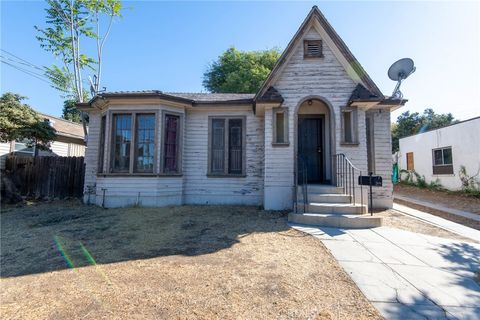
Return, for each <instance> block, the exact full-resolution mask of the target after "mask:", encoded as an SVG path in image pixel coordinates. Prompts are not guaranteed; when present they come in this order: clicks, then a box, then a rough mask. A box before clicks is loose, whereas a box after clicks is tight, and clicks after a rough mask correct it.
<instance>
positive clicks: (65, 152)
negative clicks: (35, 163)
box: [0, 113, 85, 169]
mask: <svg viewBox="0 0 480 320" xmlns="http://www.w3.org/2000/svg"><path fill="white" fill-rule="evenodd" d="M40 117H42V118H43V119H44V120H45V121H48V122H49V123H50V125H51V126H52V127H53V128H54V129H55V130H56V134H57V137H56V138H55V140H54V141H52V142H51V143H50V150H35V148H31V147H28V146H27V144H26V143H25V142H22V141H10V142H2V143H0V169H4V168H5V159H6V157H7V155H9V154H15V155H21V156H31V157H33V156H59V157H83V156H85V141H84V134H83V127H82V125H81V124H78V123H75V122H71V121H68V120H65V119H61V118H57V117H54V116H50V115H48V114H42V113H40Z"/></svg>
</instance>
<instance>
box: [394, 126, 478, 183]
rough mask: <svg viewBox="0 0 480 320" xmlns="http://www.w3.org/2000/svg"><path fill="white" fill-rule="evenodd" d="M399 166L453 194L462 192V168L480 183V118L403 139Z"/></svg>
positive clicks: (401, 140)
mask: <svg viewBox="0 0 480 320" xmlns="http://www.w3.org/2000/svg"><path fill="white" fill-rule="evenodd" d="M398 166H399V169H401V170H409V171H415V172H416V173H418V174H419V175H420V176H424V177H425V181H426V182H427V183H430V182H437V183H440V184H441V185H442V186H443V187H444V188H447V189H449V190H459V189H461V188H462V183H461V180H460V177H459V172H460V168H461V167H462V166H464V167H465V169H466V172H467V174H468V175H469V176H477V181H480V117H476V118H472V119H468V120H465V121H461V122H457V123H454V124H451V125H449V126H446V127H443V128H439V129H434V130H431V131H427V132H423V133H419V134H415V135H412V136H409V137H405V138H402V139H400V151H399V157H398Z"/></svg>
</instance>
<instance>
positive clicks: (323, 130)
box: [295, 97, 335, 184]
mask: <svg viewBox="0 0 480 320" xmlns="http://www.w3.org/2000/svg"><path fill="white" fill-rule="evenodd" d="M334 119H335V118H334V114H333V111H332V109H331V107H330V105H329V104H328V103H327V102H325V100H324V99H322V98H318V97H309V98H306V99H304V100H303V101H302V102H301V103H300V104H299V106H298V108H297V112H296V120H297V125H296V128H295V129H296V139H295V142H296V148H295V152H296V155H297V168H296V170H297V171H296V172H297V177H298V178H297V179H298V182H299V183H303V182H305V181H304V180H305V179H306V180H307V181H306V182H307V183H321V184H329V183H331V181H332V177H331V175H332V174H331V158H332V154H334V153H333V152H334V150H333V149H334V143H333V141H335V140H334V132H335V130H334V123H335V122H334Z"/></svg>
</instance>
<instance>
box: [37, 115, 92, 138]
mask: <svg viewBox="0 0 480 320" xmlns="http://www.w3.org/2000/svg"><path fill="white" fill-rule="evenodd" d="M39 114H40V115H41V116H42V117H43V118H44V119H48V121H49V122H50V125H51V126H52V127H53V128H54V129H55V130H56V134H57V135H58V136H64V137H70V138H77V139H81V140H82V141H83V138H84V137H85V135H84V133H83V126H82V124H80V123H76V122H72V121H69V120H65V119H62V118H58V117H54V116H51V115H49V114H45V113H39Z"/></svg>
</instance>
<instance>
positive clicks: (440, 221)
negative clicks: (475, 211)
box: [393, 203, 480, 241]
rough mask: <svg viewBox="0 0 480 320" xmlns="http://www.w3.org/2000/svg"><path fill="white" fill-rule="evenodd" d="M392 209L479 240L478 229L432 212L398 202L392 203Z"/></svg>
mask: <svg viewBox="0 0 480 320" xmlns="http://www.w3.org/2000/svg"><path fill="white" fill-rule="evenodd" d="M393 209H395V210H397V211H400V212H402V213H404V214H406V215H409V216H412V217H415V218H417V219H419V220H422V221H424V222H427V223H430V224H433V225H435V226H438V227H440V228H443V229H445V230H448V231H450V232H453V233H456V234H459V235H461V236H464V237H466V238H470V239H473V240H476V241H480V231H479V230H476V229H473V228H469V227H467V226H464V225H463V224H459V223H456V222H453V221H450V220H447V219H444V218H441V217H438V216H435V215H433V214H429V213H426V212H423V211H420V210H416V209H413V208H410V207H407V206H404V205H401V204H398V203H394V204H393Z"/></svg>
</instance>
